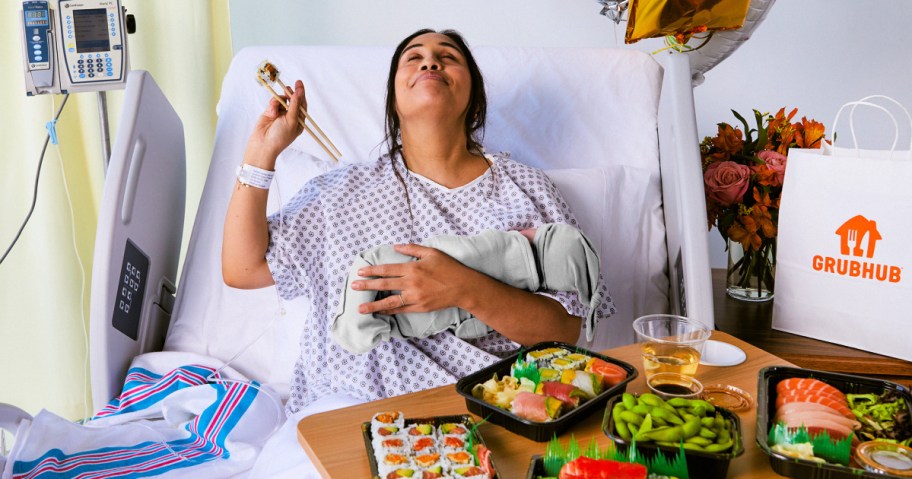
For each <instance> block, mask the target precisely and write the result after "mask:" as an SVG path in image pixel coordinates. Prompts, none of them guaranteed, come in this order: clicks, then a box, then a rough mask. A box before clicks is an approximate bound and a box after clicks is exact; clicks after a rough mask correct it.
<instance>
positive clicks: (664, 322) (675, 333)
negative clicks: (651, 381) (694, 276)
mask: <svg viewBox="0 0 912 479" xmlns="http://www.w3.org/2000/svg"><path fill="white" fill-rule="evenodd" d="M633 331H634V333H636V338H637V342H639V343H640V347H641V350H642V353H643V369H644V370H645V373H646V378H647V379H648V378H649V377H651V376H652V375H653V374H656V373H678V374H683V375H685V376H691V377H693V376H694V375H696V374H697V366H698V365H699V364H700V356H701V355H702V354H703V344H704V343H706V340H707V339H709V336H710V335H711V334H712V331H710V330H709V328H707V327H706V326H705V325H703V324H702V323H700V322H699V321H696V320H693V319H689V318H685V317H684V316H676V315H674V314H650V315H648V316H643V317H640V318H637V319H636V320H635V321H634V322H633Z"/></svg>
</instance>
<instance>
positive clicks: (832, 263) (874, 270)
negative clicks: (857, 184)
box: [811, 215, 902, 283]
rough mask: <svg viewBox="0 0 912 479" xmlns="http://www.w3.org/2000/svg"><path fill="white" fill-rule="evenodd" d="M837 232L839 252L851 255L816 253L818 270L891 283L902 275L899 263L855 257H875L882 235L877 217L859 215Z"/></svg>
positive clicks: (812, 264)
mask: <svg viewBox="0 0 912 479" xmlns="http://www.w3.org/2000/svg"><path fill="white" fill-rule="evenodd" d="M835 233H836V235H837V236H839V254H840V255H842V256H847V257H848V258H834V257H831V256H824V255H815V256H814V257H813V259H812V261H811V267H812V268H814V270H815V271H820V272H823V273H831V274H836V275H839V276H849V277H853V278H861V279H870V280H874V281H887V282H890V283H898V282H899V281H900V280H901V279H902V268H900V267H899V266H892V265H887V264H881V263H876V262H872V261H864V260H863V259H862V260H858V259H855V258H865V259H871V258H874V251H875V249H876V248H877V242H878V241H880V240H882V239H883V236H881V234H880V231H878V230H877V222H876V221H874V220H869V219H867V218H865V217H864V216H862V215H857V216H854V217H852V218H850V219H849V220H848V221H846V222H845V223H843V224H842V226H840V227H839V228H836V231H835Z"/></svg>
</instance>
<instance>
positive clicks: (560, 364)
mask: <svg viewBox="0 0 912 479" xmlns="http://www.w3.org/2000/svg"><path fill="white" fill-rule="evenodd" d="M549 364H550V365H551V367H552V368H554V369H556V370H558V371H566V370H568V369H579V368H577V364H578V363H574V362H573V361H571V360H569V359H567V358H565V357H564V358H554V359H552V360H551V362H550V363H549Z"/></svg>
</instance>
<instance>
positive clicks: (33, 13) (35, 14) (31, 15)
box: [25, 10, 45, 18]
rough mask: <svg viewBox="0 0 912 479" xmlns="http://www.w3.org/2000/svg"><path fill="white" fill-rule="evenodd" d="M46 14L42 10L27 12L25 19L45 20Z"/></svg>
mask: <svg viewBox="0 0 912 479" xmlns="http://www.w3.org/2000/svg"><path fill="white" fill-rule="evenodd" d="M44 17H45V13H44V11H42V10H30V11H28V12H25V18H44Z"/></svg>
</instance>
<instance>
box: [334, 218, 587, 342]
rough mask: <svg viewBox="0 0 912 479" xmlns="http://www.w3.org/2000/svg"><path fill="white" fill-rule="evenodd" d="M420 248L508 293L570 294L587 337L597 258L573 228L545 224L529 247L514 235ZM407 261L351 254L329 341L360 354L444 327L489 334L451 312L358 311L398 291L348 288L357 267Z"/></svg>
mask: <svg viewBox="0 0 912 479" xmlns="http://www.w3.org/2000/svg"><path fill="white" fill-rule="evenodd" d="M422 245H424V246H427V247H430V248H436V249H439V250H440V251H442V252H444V253H446V254H448V255H450V256H451V257H453V259H455V260H456V261H459V262H460V263H462V264H463V265H465V266H467V267H469V268H472V269H474V270H476V271H479V272H481V273H484V274H486V275H488V276H490V277H492V278H494V279H496V280H498V281H501V282H503V283H505V284H508V285H510V286H513V287H515V288H520V289H525V290H528V291H539V290H547V291H575V292H576V293H577V294H578V296H579V300H580V301H581V302H582V303H583V304H585V305H587V306H588V308H589V311H588V314H587V317H586V318H584V320H585V324H586V328H587V336H591V335H592V331H591V330H592V328H593V325H594V322H595V319H594V315H595V311H596V309H597V308H598V305H599V303H600V302H601V300H602V298H601V294H600V293H599V292H598V280H599V259H598V254H597V253H596V251H595V249H594V248H592V245H591V244H590V243H589V240H588V239H587V238H586V237H585V235H583V233H582V232H581V231H580V230H578V229H576V228H574V227H572V226H569V225H566V224H560V223H549V224H545V225H542V226H540V227H538V229H537V230H536V232H535V237H534V239H533V240H532V242H531V243H530V242H529V240H528V239H527V238H526V237H525V236H523V235H522V234H521V233H520V232H518V231H496V230H487V231H484V232H482V233H481V234H479V235H477V236H470V237H467V236H447V235H445V236H437V237H434V238H430V239H428V240H427V241H425V242H423V243H422ZM409 261H415V258H414V257H412V256H406V255H403V254H400V253H397V252H396V251H395V250H394V249H393V247H392V245H381V246H377V247H375V248H371V249H369V250H366V251H364V252H362V253H360V254H358V255H356V256H355V260H354V263H353V264H352V266H351V268H350V269H349V273H348V278H347V280H346V282H345V289H344V291H343V294H342V298H341V300H340V302H339V310H338V314H337V315H336V317H335V318H334V319H333V322H332V324H331V325H330V332H331V334H332V336H333V338H334V339H335V340H336V342H338V343H339V344H340V345H341V346H342V347H344V348H345V349H347V350H349V351H351V352H353V353H356V354H360V353H365V352H367V351H370V350H371V349H373V348H374V347H375V346H377V345H378V344H380V343H381V342H382V341H387V340H389V339H390V338H391V337H396V338H423V337H427V336H430V335H432V334H436V333H439V332H441V331H445V330H447V329H452V330H453V332H454V334H456V336H458V337H460V338H463V339H471V338H478V337H481V336H484V335H485V334H488V333H489V332H491V328H490V327H489V326H488V325H486V324H485V323H483V322H482V321H480V320H479V319H477V318H475V317H474V316H472V315H471V314H469V313H468V312H467V311H465V310H463V309H459V308H446V309H441V310H438V311H430V312H425V313H399V314H395V315H388V314H380V313H374V314H361V313H359V312H358V306H359V305H360V304H362V303H369V302H371V301H375V300H376V299H378V297H379V296H381V295H382V296H389V295H395V294H398V293H399V292H398V291H392V292H377V291H363V290H362V291H356V290H353V289H351V283H352V281H355V280H358V279H363V278H361V277H360V276H358V273H357V271H358V269H360V268H362V267H365V266H371V265H377V264H391V263H406V262H409Z"/></svg>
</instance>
